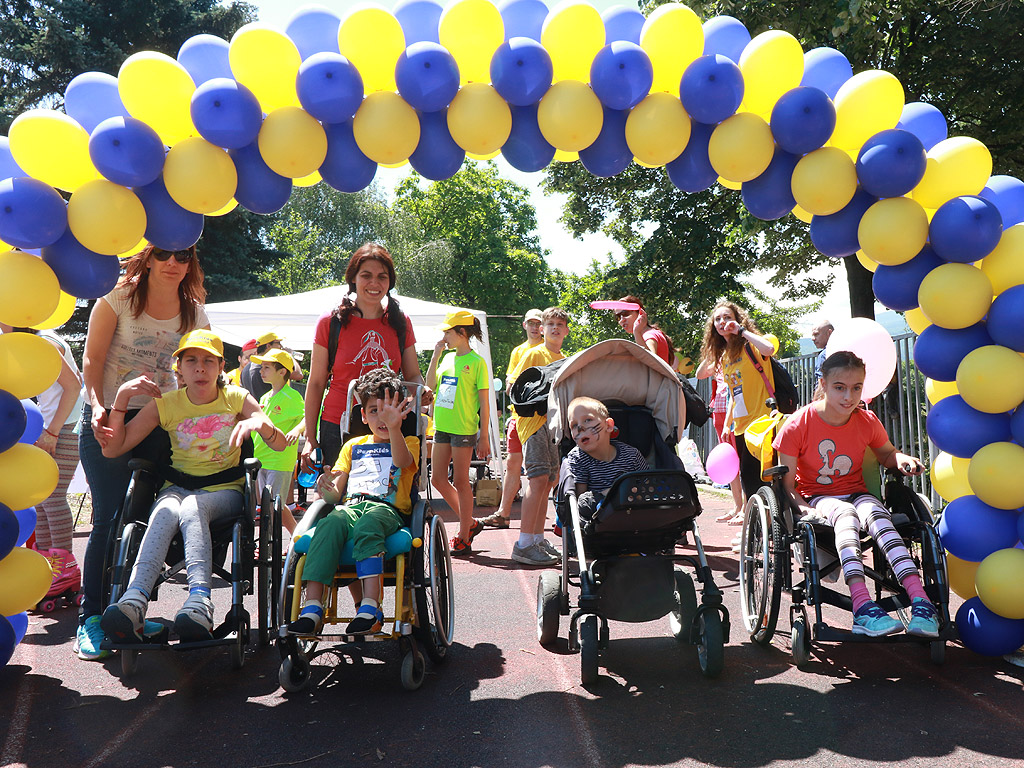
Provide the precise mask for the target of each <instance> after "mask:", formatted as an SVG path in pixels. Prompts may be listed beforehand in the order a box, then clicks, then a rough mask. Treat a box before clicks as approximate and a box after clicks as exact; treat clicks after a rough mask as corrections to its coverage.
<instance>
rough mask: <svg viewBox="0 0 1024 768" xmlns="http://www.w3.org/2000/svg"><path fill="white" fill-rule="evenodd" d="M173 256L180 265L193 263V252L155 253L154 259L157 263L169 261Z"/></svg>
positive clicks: (155, 251)
mask: <svg viewBox="0 0 1024 768" xmlns="http://www.w3.org/2000/svg"><path fill="white" fill-rule="evenodd" d="M171 256H173V257H174V260H175V261H176V262H178V263H179V264H188V263H189V262H190V261H192V251H157V250H154V251H153V258H154V259H156V260H157V261H167V260H168V259H169V258H171Z"/></svg>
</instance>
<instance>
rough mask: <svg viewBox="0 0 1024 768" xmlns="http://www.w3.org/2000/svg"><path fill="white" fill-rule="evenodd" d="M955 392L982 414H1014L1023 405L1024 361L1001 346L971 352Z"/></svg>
mask: <svg viewBox="0 0 1024 768" xmlns="http://www.w3.org/2000/svg"><path fill="white" fill-rule="evenodd" d="M951 300H953V299H952V297H951ZM956 388H957V390H959V392H960V396H961V397H962V398H963V399H964V401H965V402H966V403H967V404H968V405H969V406H971V407H972V408H974V409H976V410H979V411H981V412H982V413H1006V412H1007V411H1012V410H1013V409H1014V408H1016V407H1017V406H1018V405H1020V404H1021V402H1022V401H1024V357H1021V356H1020V355H1019V354H1017V353H1016V352H1015V351H1014V350H1012V349H1010V348H1009V347H1001V346H999V345H998V344H988V345H986V346H984V347H978V348H977V349H974V350H971V351H970V352H968V353H967V355H965V356H964V359H963V360H961V361H960V365H959V367H958V368H957V369H956Z"/></svg>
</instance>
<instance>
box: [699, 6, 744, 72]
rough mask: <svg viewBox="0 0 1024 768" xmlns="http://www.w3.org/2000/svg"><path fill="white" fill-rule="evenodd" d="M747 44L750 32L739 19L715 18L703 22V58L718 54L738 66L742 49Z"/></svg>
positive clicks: (729, 17) (730, 17) (728, 17)
mask: <svg viewBox="0 0 1024 768" xmlns="http://www.w3.org/2000/svg"><path fill="white" fill-rule="evenodd" d="M749 42H750V32H748V31H747V28H746V27H745V26H744V25H743V22H742V21H740V20H739V19H734V18H733V17H732V16H715V17H714V18H713V19H708V20H707V21H705V22H704V55H705V56H714V55H715V54H718V55H720V56H725V57H726V58H728V59H732V61H733V62H734V63H736V64H739V63H740V56H741V55H742V54H743V49H744V48H746V47H747V43H749Z"/></svg>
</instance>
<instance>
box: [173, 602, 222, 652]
mask: <svg viewBox="0 0 1024 768" xmlns="http://www.w3.org/2000/svg"><path fill="white" fill-rule="evenodd" d="M174 631H175V632H176V633H177V635H178V639H179V640H181V641H182V642H184V643H191V642H196V641H199V640H209V639H210V638H212V637H213V601H212V600H211V599H210V598H208V597H206V596H205V595H200V594H196V593H191V594H190V595H189V596H188V599H187V600H185V604H184V605H183V606H181V610H180V611H178V613H177V614H176V615H175V617H174Z"/></svg>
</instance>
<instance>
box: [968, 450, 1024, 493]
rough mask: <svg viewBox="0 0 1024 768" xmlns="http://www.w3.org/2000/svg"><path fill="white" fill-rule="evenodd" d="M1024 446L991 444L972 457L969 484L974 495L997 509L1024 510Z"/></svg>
mask: <svg viewBox="0 0 1024 768" xmlns="http://www.w3.org/2000/svg"><path fill="white" fill-rule="evenodd" d="M1022 477H1024V447H1022V446H1019V445H1017V444H1016V443H989V444H988V445H986V446H984V447H982V448H979V449H978V451H977V452H976V453H975V454H974V455H973V456H972V457H971V464H970V466H969V467H968V468H967V481H968V482H969V483H970V484H971V490H972V491H974V495H975V496H977V497H978V498H979V499H981V500H982V501H983V502H985V503H986V504H988V505H989V506H990V507H995V508H996V509H1019V508H1020V507H1024V483H1022V482H1021V481H1020V479H1021V478H1022Z"/></svg>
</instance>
